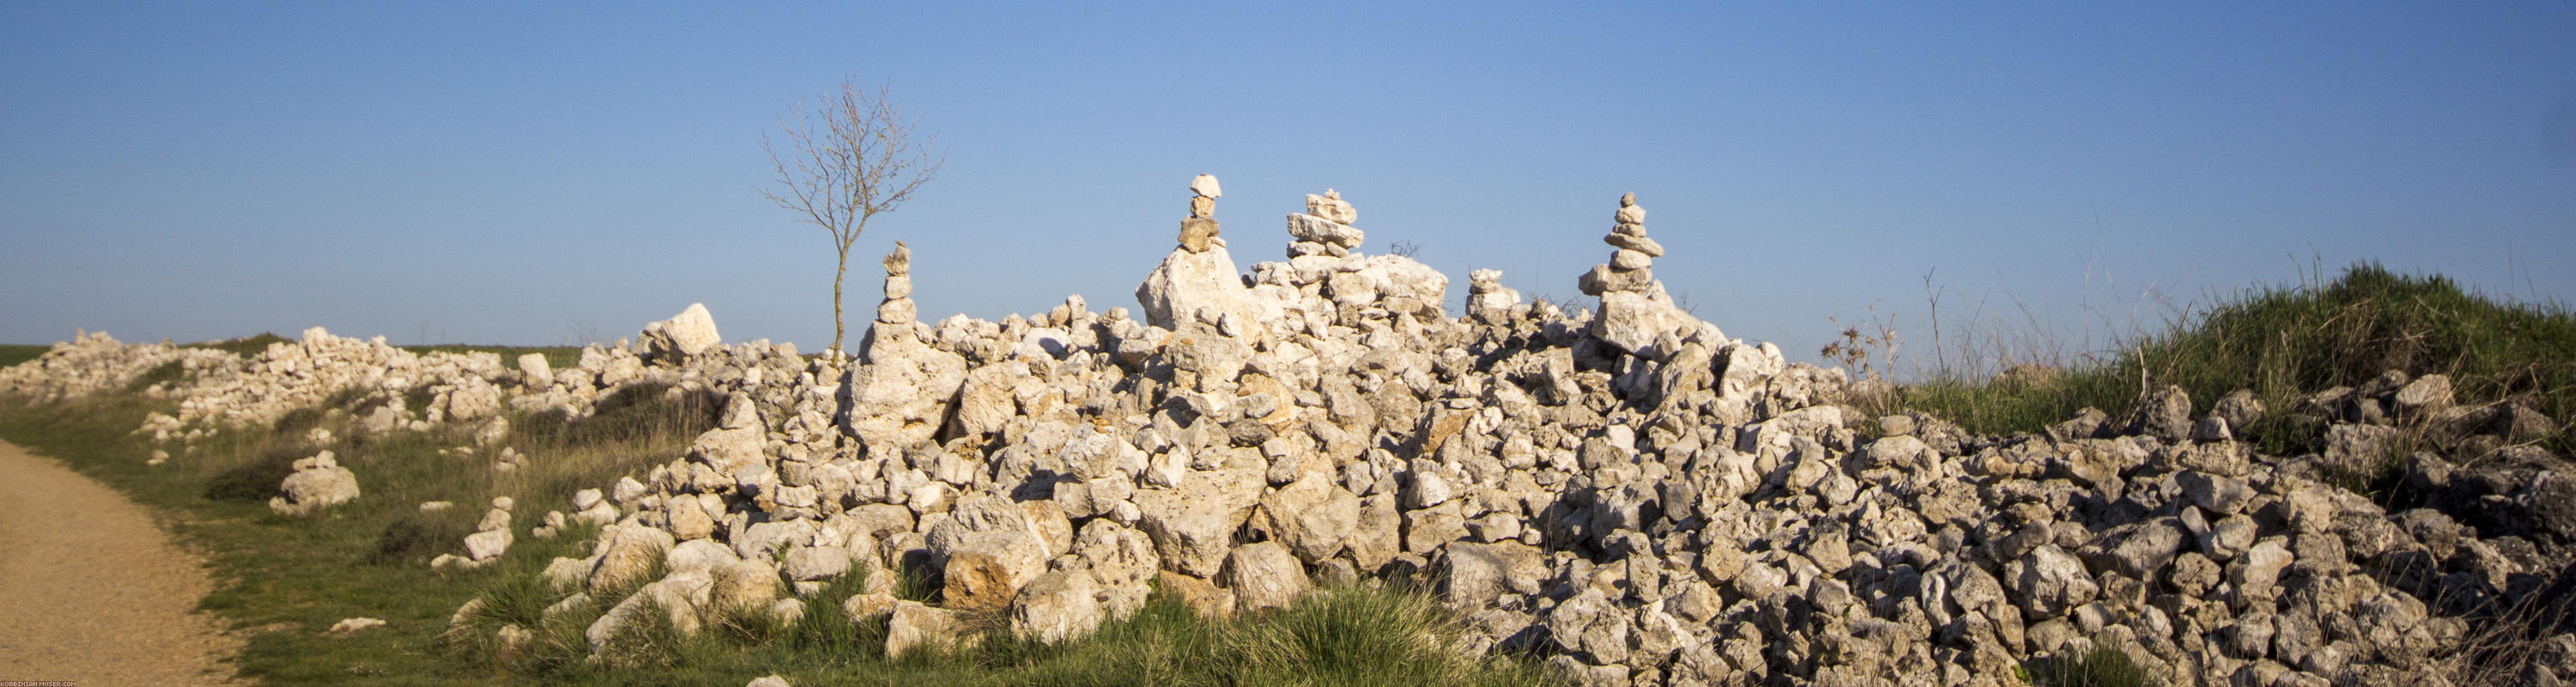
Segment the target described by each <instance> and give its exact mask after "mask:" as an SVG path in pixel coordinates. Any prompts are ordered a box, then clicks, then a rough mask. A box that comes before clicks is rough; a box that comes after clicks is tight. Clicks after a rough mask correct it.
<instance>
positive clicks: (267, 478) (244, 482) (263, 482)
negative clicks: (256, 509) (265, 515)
mask: <svg viewBox="0 0 2576 687" xmlns="http://www.w3.org/2000/svg"><path fill="white" fill-rule="evenodd" d="M304 457H305V455H304V452H303V451H301V450H298V449H296V448H294V447H291V446H277V447H271V448H269V449H267V450H265V451H261V452H260V454H259V456H258V457H255V458H252V459H250V460H248V461H246V462H243V463H242V464H240V465H236V466H233V467H232V468H230V469H226V470H224V471H222V472H218V473H215V476H214V477H213V478H211V479H208V480H206V491H205V497H206V500H209V501H252V502H261V501H267V500H268V499H269V497H272V496H276V495H277V494H278V491H277V488H278V484H279V483H282V482H285V481H286V477H287V476H288V475H293V474H295V461H296V460H298V459H301V458H304Z"/></svg>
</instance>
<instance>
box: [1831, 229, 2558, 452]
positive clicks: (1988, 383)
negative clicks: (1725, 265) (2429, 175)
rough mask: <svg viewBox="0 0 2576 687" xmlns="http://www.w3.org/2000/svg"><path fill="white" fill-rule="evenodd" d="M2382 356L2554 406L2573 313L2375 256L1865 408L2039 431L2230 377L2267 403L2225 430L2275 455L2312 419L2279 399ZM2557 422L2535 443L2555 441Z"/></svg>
mask: <svg viewBox="0 0 2576 687" xmlns="http://www.w3.org/2000/svg"><path fill="white" fill-rule="evenodd" d="M2387 370H2403V371H2405V372H2407V373H2408V374H2409V375H2411V376H2421V375H2425V374H2433V373H2440V374H2446V375H2449V376H2450V377H2451V379H2452V383H2453V385H2454V388H2455V389H2456V391H2457V393H2458V395H2459V400H2460V402H2461V403H2463V404H2485V403H2497V402H2503V401H2507V400H2512V401H2518V402H2522V403H2527V404H2530V405H2531V406H2532V407H2533V408H2534V409H2537V410H2539V411H2541V412H2543V413H2546V414H2548V415H2549V416H2550V417H2552V418H2560V419H2565V418H2569V417H2571V412H2576V314H2571V313H2570V312H2569V311H2568V310H2567V309H2566V308H2565V307H2563V306H2557V305H2547V306H2536V305H2524V304H2512V303H2502V302H2498V301H2495V300H2492V299H2488V298H2486V297H2483V296H2481V295H2478V294H2474V293H2469V292H2466V291H2462V290H2461V289H2460V287H2459V285H2458V284H2456V283H2453V282H2452V281H2451V280H2449V279H2446V278H2443V277H2440V276H2409V275H2400V274H2396V273H2392V272H2389V271H2388V270H2387V269H2385V268H2383V267H2380V266H2379V265H2377V264H2368V263H2365V264H2361V265H2356V266H2354V267H2352V268H2350V269H2347V270H2346V271H2345V272H2344V273H2343V274H2342V275H2341V276H2340V277H2338V278H2336V279H2335V280H2334V281H2331V282H2327V283H2324V284H2307V285H2300V286H2291V287H2265V288H2256V289H2251V290H2248V291H2244V292H2240V293H2238V294H2235V295H2233V296H2231V297H2229V298H2227V299H2226V300H2225V301H2223V302H2221V303H2219V304H2218V305H2217V306H2216V307H2213V308H2210V309H2208V310H2206V311H2204V314H2202V315H2200V316H2198V317H2195V318H2192V319H2189V320H2186V321H2184V322H2180V323H2177V324H2176V325H2174V326H2173V327H2171V328H2170V329H2169V330H2167V331H2165V332H2163V333H2161V334H2156V335H2152V336H2147V337H2144V338H2142V339H2140V340H2138V341H2135V342H2133V343H2132V344H2130V345H2129V346H2127V347H2126V350H2124V351H2123V352H2121V353H2120V354H2119V355H2117V356H2114V357H2111V358H2110V359H2109V360H2107V361H2106V362H2102V363H2098V364H2092V365H2084V366H2078V367H2075V368H2072V369H2065V370H2059V371H2056V373H2055V374H2050V375H2038V376H2007V377H2010V378H2007V379H1973V378H1967V377H1965V376H1962V375H1946V374H1944V375H1935V376H1934V377H1933V378H1931V379H1928V380H1923V381H1921V382H1918V383H1915V384H1910V385H1905V386H1901V387H1898V388H1897V389H1896V390H1894V391H1893V392H1891V393H1889V394H1888V395H1887V396H1886V397H1884V398H1882V399H1879V400H1878V401H1876V402H1875V403H1874V405H1876V406H1878V407H1876V408H1872V409H1871V410H1875V411H1880V412H1887V411H1896V410H1922V411H1926V412H1930V413H1932V414H1935V415H1939V416H1941V417H1943V418H1947V419H1950V420H1952V421H1954V422H1958V423H1960V424H1961V425H1963V426H1965V427H1967V428H1968V429H1969V430H1971V431H1976V432H1982V433H2005V432H2029V431H2037V430H2039V429H2041V428H2043V427H2045V426H2047V425H2049V424H2051V423H2056V422H2062V421H2064V420H2066V419H2068V418H2070V417H2073V416H2074V415H2075V413H2076V411H2077V410H2080V409H2082V408H2084V407H2087V406H2090V407H2094V408H2100V409H2102V410H2103V411H2104V412H2107V413H2109V414H2110V415H2111V416H2112V417H2113V418H2119V417H2122V416H2123V415H2125V414H2127V413H2130V412H2132V411H2133V410H2134V409H2135V408H2136V407H2137V405H2138V402H2139V399H2140V398H2141V396H2142V394H2143V393H2144V391H2145V390H2147V389H2157V388H2162V387H2164V386H2167V385H2176V386H2181V387H2182V388H2183V390H2184V391H2186V392H2188V393H2190V394H2191V398H2192V402H2193V403H2194V405H2195V407H2194V409H2193V410H2194V412H2195V413H2206V412H2209V409H2210V404H2211V403H2212V402H2215V401H2216V400H2218V398H2219V397H2221V396H2224V395H2226V394H2227V393H2229V392H2231V391H2234V390H2236V389H2251V390H2253V392H2254V394H2255V396H2256V397H2257V398H2258V399H2260V400H2262V401H2263V403H2264V405H2265V406H2266V407H2267V408H2269V409H2270V410H2271V411H2272V412H2271V413H2269V414H2268V416H2267V417H2266V419H2265V420H2263V421H2260V422H2256V423H2253V426H2250V427H2242V428H2237V438H2239V439H2243V440H2250V441H2254V442H2256V443H2258V444H2259V445H2261V446H2262V448H2263V449H2264V450H2266V451H2267V452H2270V453H2275V454H2279V455H2295V454H2298V453H2303V452H2306V451H2309V450H2313V449H2314V448H2315V445H2316V441H2317V433H2318V432H2319V431H2320V429H2321V426H2320V424H2319V423H2316V422H2313V421H2308V420H2307V419H2306V418H2301V417H2298V416H2297V415H2296V414H2295V413H2290V412H2283V411H2287V410H2290V409H2292V408H2294V407H2295V406H2296V405H2297V404H2298V402H2299V401H2301V400H2303V399H2305V398H2306V397H2307V395H2308V394H2312V393H2315V392H2318V391H2322V390H2325V389H2328V388H2332V387H2337V386H2355V387H2358V386H2362V385H2364V384H2366V383H2368V382H2369V381H2370V380H2371V379H2372V378H2374V377H2377V376H2379V374H2380V373H2382V372H2384V371H2387ZM2570 439H2571V433H2570V430H2569V428H2568V427H2565V426H2562V427H2561V429H2560V431H2559V432H2558V433H2557V434H2555V435H2554V436H2552V437H2550V438H2549V439H2546V440H2545V441H2544V446H2546V447H2547V448H2549V449H2550V450H2551V451H2553V452H2555V453H2558V454H2560V455H2567V454H2568V453H2569V451H2570V449H2571V448H2576V443H2571V441H2570Z"/></svg>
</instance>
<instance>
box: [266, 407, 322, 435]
mask: <svg viewBox="0 0 2576 687" xmlns="http://www.w3.org/2000/svg"><path fill="white" fill-rule="evenodd" d="M327 408H329V406H305V407H302V408H297V409H294V410H289V411H286V414H285V415H279V416H277V422H276V423H273V424H271V425H269V431H272V432H276V433H277V434H278V435H279V436H295V435H298V434H303V433H304V430H308V429H312V428H314V427H316V426H319V425H321V424H322V418H323V417H325V416H326V415H328V413H329V411H328V410H327Z"/></svg>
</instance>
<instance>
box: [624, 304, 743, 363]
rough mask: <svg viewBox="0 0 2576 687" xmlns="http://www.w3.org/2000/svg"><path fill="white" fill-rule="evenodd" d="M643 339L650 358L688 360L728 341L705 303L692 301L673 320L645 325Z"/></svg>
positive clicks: (672, 317)
mask: <svg viewBox="0 0 2576 687" xmlns="http://www.w3.org/2000/svg"><path fill="white" fill-rule="evenodd" d="M643 339H644V348H645V351H646V355H647V357H650V358H652V359H655V360H674V359H686V358H688V357H690V356H695V355H698V354H702V353H705V352H707V350H708V349H711V348H715V347H716V346H719V345H722V344H723V343H724V338H723V337H721V336H718V335H717V334H716V318H715V316H714V315H710V314H708V313H707V306H706V304H704V303H690V304H689V307H688V308H687V309H685V310H681V311H680V314H678V315H673V316H671V319H667V320H662V321H659V322H654V323H651V324H647V325H644V334H643Z"/></svg>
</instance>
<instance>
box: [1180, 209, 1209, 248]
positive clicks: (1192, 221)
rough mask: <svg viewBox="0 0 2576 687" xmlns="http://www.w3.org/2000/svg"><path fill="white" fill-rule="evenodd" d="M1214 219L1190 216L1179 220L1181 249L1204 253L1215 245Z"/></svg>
mask: <svg viewBox="0 0 2576 687" xmlns="http://www.w3.org/2000/svg"><path fill="white" fill-rule="evenodd" d="M1216 229H1217V226H1216V220H1212V219H1207V218H1203V217H1192V218H1189V219H1185V220H1181V249H1182V250H1186V251H1189V252H1192V253H1205V252H1207V251H1208V249H1209V248H1211V247H1214V246H1215V245H1216Z"/></svg>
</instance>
